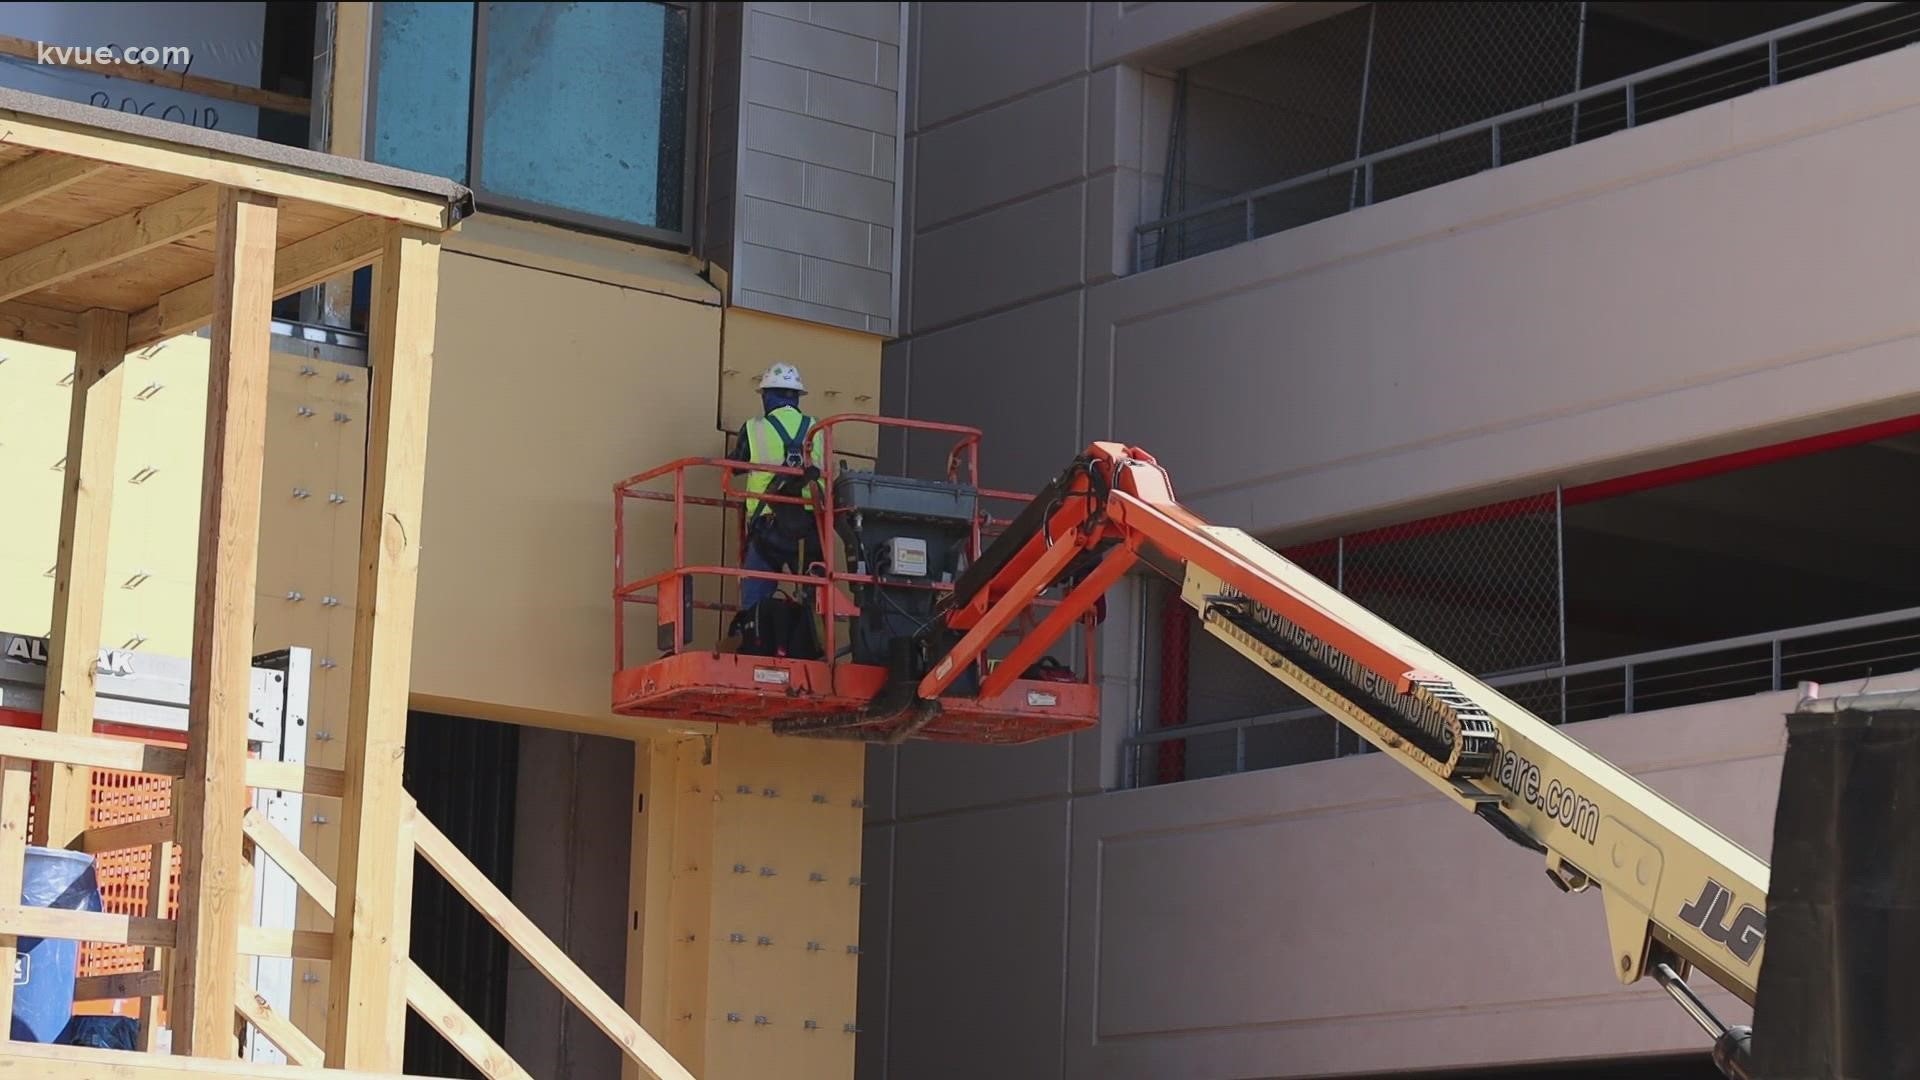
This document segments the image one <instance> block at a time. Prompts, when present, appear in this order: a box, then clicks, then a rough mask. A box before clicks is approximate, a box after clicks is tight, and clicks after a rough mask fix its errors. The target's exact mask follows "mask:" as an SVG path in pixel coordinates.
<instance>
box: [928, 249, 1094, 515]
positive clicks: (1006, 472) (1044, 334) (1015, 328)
mask: <svg viewBox="0 0 1920 1080" xmlns="http://www.w3.org/2000/svg"><path fill="white" fill-rule="evenodd" d="M923 242H924V238H923ZM1079 350H1080V298H1079V296H1077V295H1074V294H1067V295H1064V296H1056V297H1054V298H1053V299H1051V300H1043V301H1041V302H1039V303H1035V304H1027V305H1024V306H1022V307H1017V308H1014V309H1013V310H1011V311H1007V312H1003V313H1002V314H999V315H995V316H993V317H992V318H987V319H980V320H977V321H975V322H970V323H964V324H962V325H959V326H955V327H953V328H951V329H948V330H942V331H940V332H938V333H933V334H926V335H922V336H917V337H915V338H914V341H913V376H912V377H913V385H912V391H911V393H909V394H908V396H907V407H908V409H909V410H910V412H909V415H911V416H915V417H918V418H920V419H923V420H939V421H945V422H948V423H954V424H971V425H973V426H976V427H980V428H981V429H982V430H983V431H984V432H985V437H984V438H983V439H982V440H981V445H980V472H981V479H982V480H983V481H984V482H985V483H986V484H987V486H988V487H995V488H1001V489H1003V490H1006V489H1011V490H1015V491H1022V490H1024V491H1033V490H1037V489H1038V488H1039V486H1040V485H1041V484H1044V483H1045V482H1046V481H1048V480H1050V479H1052V477H1053V475H1054V474H1055V473H1057V472H1058V471H1059V470H1060V468H1061V467H1062V466H1064V465H1065V464H1066V462H1067V460H1068V459H1069V458H1071V457H1073V455H1074V453H1075V451H1077V450H1079V449H1080V437H1079V432H1077V431H1076V430H1075V425H1074V423H1073V414H1074V403H1075V402H1076V401H1077V400H1078V399H1079V384H1078V380H1077V377H1076V375H1077V372H1076V367H1077V365H1074V364H1072V363H1064V364H1063V363H1061V362H1060V358H1061V357H1062V356H1065V357H1068V358H1069V359H1071V358H1072V357H1073V356H1075V355H1077V354H1078V353H1079ZM922 441H923V440H921V439H919V438H916V439H914V448H915V458H916V460H924V458H925V455H926V454H929V453H933V454H936V455H937V456H939V457H941V458H942V459H944V456H945V454H946V449H945V446H944V443H943V444H941V445H935V442H936V441H935V440H932V439H927V440H924V441H925V443H926V445H925V446H924V447H922V446H921V443H922Z"/></svg>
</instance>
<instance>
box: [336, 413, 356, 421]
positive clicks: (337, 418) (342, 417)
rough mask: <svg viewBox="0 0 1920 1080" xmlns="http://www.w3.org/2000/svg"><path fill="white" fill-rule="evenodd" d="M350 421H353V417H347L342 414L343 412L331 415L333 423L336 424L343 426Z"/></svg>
mask: <svg viewBox="0 0 1920 1080" xmlns="http://www.w3.org/2000/svg"><path fill="white" fill-rule="evenodd" d="M351 419H353V417H351V416H348V415H347V414H346V413H343V412H337V413H334V414H333V422H334V423H336V424H344V423H346V422H347V421H349V420H351Z"/></svg>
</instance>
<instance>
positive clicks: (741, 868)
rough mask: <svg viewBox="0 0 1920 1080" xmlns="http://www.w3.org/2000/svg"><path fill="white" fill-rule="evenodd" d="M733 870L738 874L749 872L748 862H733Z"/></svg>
mask: <svg viewBox="0 0 1920 1080" xmlns="http://www.w3.org/2000/svg"><path fill="white" fill-rule="evenodd" d="M733 872H734V873H736V874H744V873H746V872H747V864H746V863H743V862H737V863H734V864H733Z"/></svg>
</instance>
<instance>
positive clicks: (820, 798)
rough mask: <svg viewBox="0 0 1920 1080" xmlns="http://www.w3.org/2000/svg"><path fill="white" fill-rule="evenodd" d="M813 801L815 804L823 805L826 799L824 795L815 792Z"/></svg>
mask: <svg viewBox="0 0 1920 1080" xmlns="http://www.w3.org/2000/svg"><path fill="white" fill-rule="evenodd" d="M813 801H814V802H817V803H825V802H826V801H827V797H826V796H825V795H821V794H819V793H817V792H816V793H815V794H814V796H813Z"/></svg>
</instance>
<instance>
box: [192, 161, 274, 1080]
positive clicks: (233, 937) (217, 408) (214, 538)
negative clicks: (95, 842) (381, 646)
mask: <svg viewBox="0 0 1920 1080" xmlns="http://www.w3.org/2000/svg"><path fill="white" fill-rule="evenodd" d="M215 217H216V223H215V232H214V244H215V250H214V260H215V261H214V307H213V348H212V355H211V362H210V369H209V372H208V377H207V443H206V446H207V450H206V463H205V466H204V469H203V471H202V473H201V483H200V560H199V570H198V574H197V577H196V579H195V582H196V588H195V593H194V605H193V665H192V669H191V670H192V676H191V678H192V690H191V694H190V696H189V700H188V709H187V772H186V778H185V781H184V782H183V783H182V784H181V785H180V787H179V792H180V802H179V806H178V807H177V809H176V811H175V813H176V817H177V819H178V821H179V838H180V842H181V843H182V844H183V845H184V854H185V858H184V860H183V861H182V865H181V872H180V926H179V937H178V947H177V948H176V949H175V950H174V963H173V992H172V993H171V994H170V995H169V996H168V1013H169V1016H170V1018H171V1019H172V1021H173V1038H174V1042H173V1045H174V1050H175V1052H177V1053H181V1054H193V1055H197V1056H200V1057H210V1058H222V1059H230V1058H232V1057H234V1056H235V1052H236V1046H235V1042H234V1037H233V988H234V980H235V979H236V978H237V977H238V973H239V961H238V952H237V948H238V945H239V937H240V922H241V914H242V912H244V911H245V910H246V908H247V905H248V901H249V900H250V899H251V898H250V897H249V896H248V895H247V893H246V892H245V875H244V874H243V873H242V868H241V865H240V839H241V835H242V833H241V828H240V819H241V815H242V814H243V813H244V812H245V810H246V771H245V768H246V758H247V709H248V705H249V700H248V698H249V689H250V673H251V669H252V655H253V609H254V595H255V588H256V577H257V572H258V570H259V543H260V483H261V475H262V461H263V459H264V458H265V457H266V449H267V351H268V347H269V344H270V342H269V334H270V333H271V325H270V321H269V320H270V318H271V311H270V301H269V299H268V297H269V294H270V292H271V290H272V288H273V257H274V246H275V222H276V219H277V217H278V211H277V207H276V205H275V202H274V200H273V199H271V198H269V197H267V196H264V195H261V194H259V193H257V192H251V191H241V190H237V189H234V188H221V189H220V193H219V199H218V209H217V213H216V215H215Z"/></svg>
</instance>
